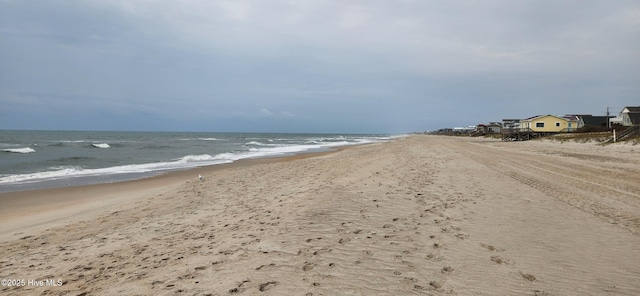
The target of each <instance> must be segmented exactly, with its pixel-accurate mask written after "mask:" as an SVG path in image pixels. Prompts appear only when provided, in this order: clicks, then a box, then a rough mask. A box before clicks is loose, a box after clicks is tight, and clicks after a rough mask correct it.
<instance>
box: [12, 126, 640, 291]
mask: <svg viewBox="0 0 640 296" xmlns="http://www.w3.org/2000/svg"><path fill="white" fill-rule="evenodd" d="M198 174H202V175H203V176H204V177H205V181H204V182H200V181H199V180H198V179H197V176H198ZM52 200H55V202H52ZM0 202H2V204H3V206H2V209H1V210H0V217H1V218H0V223H1V224H0V225H1V226H0V239H1V241H0V251H1V253H2V258H0V278H2V279H19V280H21V279H24V280H25V281H27V282H28V281H29V279H32V280H38V281H39V280H42V281H44V280H45V279H54V280H55V281H54V283H57V280H58V279H60V280H61V283H62V286H60V287H54V286H49V287H47V286H46V283H45V286H44V287H39V286H33V285H29V284H28V283H27V286H25V287H0V294H8V295H25V294H30V295H31V294H33V295H39V294H42V295H119V294H138V295H168V294H171V295H174V294H177V295H413V294H415V295H440V294H451V295H640V236H639V235H640V233H639V232H640V147H638V146H630V145H611V146H606V147H602V146H598V145H595V144H572V143H563V144H561V143H549V142H540V141H530V142H520V143H503V142H499V141H494V140H487V139H476V138H453V137H437V136H411V137H408V138H403V139H401V140H398V141H394V142H390V143H385V144H376V145H365V146H357V147H350V148H348V149H343V150H341V151H339V152H335V153H330V154H323V155H319V156H314V157H298V158H295V159H288V160H286V161H257V162H256V161H254V162H250V161H249V162H244V163H239V164H234V165H225V166H216V167H210V168H203V169H199V170H197V171H187V172H182V173H179V174H173V175H169V176H164V177H160V178H154V179H150V180H142V181H135V182H126V183H118V184H107V185H100V186H87V187H81V188H68V189H58V190H45V191H38V192H29V193H13V194H2V195H0ZM33 283H34V282H32V284H33ZM35 283H37V282H35Z"/></svg>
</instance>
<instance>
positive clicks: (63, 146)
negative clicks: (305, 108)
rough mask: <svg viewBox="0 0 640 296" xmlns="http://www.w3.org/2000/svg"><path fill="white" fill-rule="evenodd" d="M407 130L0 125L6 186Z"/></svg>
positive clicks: (120, 173)
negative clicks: (133, 129)
mask: <svg viewBox="0 0 640 296" xmlns="http://www.w3.org/2000/svg"><path fill="white" fill-rule="evenodd" d="M400 136H401V135H348V134H264V133H255V134H254V133H186V132H90V131H14V130H10V131H0V192H11V191H21V190H30V189H42V188H54V187H66V186H76V185H87V184H96V183H109V182H117V181H124V180H133V179H140V178H145V177H150V176H154V175H158V174H161V173H164V172H167V171H172V170H182V169H188V168H194V167H200V166H207V165H215V164H222V163H230V162H233V161H236V160H240V159H246V158H260V157H275V156H284V155H290V154H297V153H305V152H315V151H324V150H329V149H332V148H335V147H339V146H347V145H357V144H365V143H375V142H384V141H389V140H391V139H393V138H396V137H400Z"/></svg>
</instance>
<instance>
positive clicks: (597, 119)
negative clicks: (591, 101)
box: [581, 115, 615, 126]
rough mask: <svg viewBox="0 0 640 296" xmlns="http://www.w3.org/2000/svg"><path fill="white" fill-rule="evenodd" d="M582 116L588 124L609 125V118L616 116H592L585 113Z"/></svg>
mask: <svg viewBox="0 0 640 296" xmlns="http://www.w3.org/2000/svg"><path fill="white" fill-rule="evenodd" d="M581 117H582V121H583V122H584V125H587V126H601V125H607V123H608V122H609V120H608V119H609V118H614V117H615V116H591V115H583V116H581Z"/></svg>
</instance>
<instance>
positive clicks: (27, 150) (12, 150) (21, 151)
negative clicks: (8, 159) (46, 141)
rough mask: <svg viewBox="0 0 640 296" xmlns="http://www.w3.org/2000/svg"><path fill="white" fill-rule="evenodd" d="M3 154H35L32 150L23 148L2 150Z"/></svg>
mask: <svg viewBox="0 0 640 296" xmlns="http://www.w3.org/2000/svg"><path fill="white" fill-rule="evenodd" d="M2 151H4V152H12V153H23V154H24V153H33V152H36V151H35V150H33V148H30V147H24V148H9V149H4V150H2Z"/></svg>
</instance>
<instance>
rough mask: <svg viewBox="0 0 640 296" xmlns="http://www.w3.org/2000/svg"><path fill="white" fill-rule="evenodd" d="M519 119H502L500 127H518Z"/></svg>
mask: <svg viewBox="0 0 640 296" xmlns="http://www.w3.org/2000/svg"><path fill="white" fill-rule="evenodd" d="M520 121H521V120H520V119H503V120H502V128H505V129H514V128H515V129H517V128H520Z"/></svg>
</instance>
